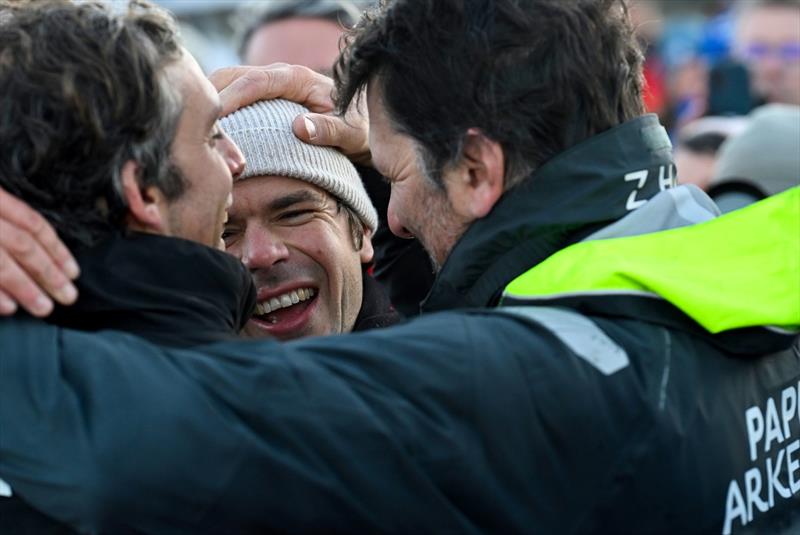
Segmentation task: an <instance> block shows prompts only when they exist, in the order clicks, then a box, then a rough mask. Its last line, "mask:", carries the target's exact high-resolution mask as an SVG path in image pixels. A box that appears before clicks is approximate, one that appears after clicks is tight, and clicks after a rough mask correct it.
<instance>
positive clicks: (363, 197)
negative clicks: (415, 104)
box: [220, 99, 378, 231]
mask: <svg viewBox="0 0 800 535" xmlns="http://www.w3.org/2000/svg"><path fill="white" fill-rule="evenodd" d="M304 113H308V110H307V109H306V108H304V107H303V106H300V105H299V104H295V103H294V102H289V101H288V100H282V99H277V100H262V101H261V102H256V103H255V104H251V105H250V106H247V107H244V108H242V109H240V110H238V111H236V112H233V113H232V114H230V115H228V116H227V117H223V118H222V119H220V125H221V126H222V128H223V130H225V132H226V133H227V134H228V135H229V136H230V137H231V138H232V139H233V141H234V142H235V143H236V144H237V145H238V146H239V149H241V151H242V154H244V158H245V161H246V162H247V163H246V165H245V171H244V173H243V174H242V175H240V176H239V177H238V180H242V179H245V178H248V177H251V176H264V175H271V176H285V177H291V178H296V179H299V180H304V181H305V182H308V183H310V184H314V185H315V186H317V187H319V188H322V189H324V190H325V191H327V192H328V193H330V194H331V195H333V196H334V197H336V198H337V199H339V200H341V201H342V202H343V203H345V204H346V205H347V206H349V207H350V208H351V209H352V210H353V211H354V212H355V213H356V214H358V216H359V217H360V218H361V221H362V222H363V223H364V225H365V226H366V227H367V228H369V229H370V230H372V231H375V229H376V228H377V227H378V213H377V212H376V211H375V207H374V206H372V202H371V201H370V199H369V196H368V195H367V192H366V190H365V189H364V184H363V183H362V182H361V177H359V176H358V172H356V168H355V167H353V164H352V163H350V160H348V159H347V157H346V156H344V155H343V154H342V153H340V152H339V151H337V150H336V149H332V148H330V147H318V146H315V145H309V144H307V143H303V142H302V141H300V140H299V139H297V137H295V135H294V133H293V132H292V121H293V120H294V118H295V117H297V116H298V115H301V114H304Z"/></svg>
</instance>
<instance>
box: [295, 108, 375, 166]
mask: <svg viewBox="0 0 800 535" xmlns="http://www.w3.org/2000/svg"><path fill="white" fill-rule="evenodd" d="M292 130H293V131H294V134H295V135H296V136H297V137H298V138H299V139H300V140H302V141H304V142H306V143H310V144H311V145H319V146H323V147H335V148H337V149H339V150H340V151H341V152H342V153H343V154H344V155H345V156H347V157H348V158H350V160H352V161H353V162H354V163H357V164H360V165H370V163H371V157H370V151H369V141H368V138H369V130H368V126H367V123H366V122H365V121H362V122H354V123H348V122H345V120H344V119H342V118H341V117H338V116H334V115H323V114H319V113H306V114H303V115H299V116H297V117H295V119H294V121H293V122H292Z"/></svg>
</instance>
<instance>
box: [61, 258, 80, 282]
mask: <svg viewBox="0 0 800 535" xmlns="http://www.w3.org/2000/svg"><path fill="white" fill-rule="evenodd" d="M64 271H66V272H67V277H69V278H70V279H74V278H76V277H77V276H78V275H80V274H81V268H79V267H78V263H77V262H75V261H74V260H69V261H67V263H66V264H64Z"/></svg>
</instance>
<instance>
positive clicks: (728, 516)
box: [722, 479, 747, 535]
mask: <svg viewBox="0 0 800 535" xmlns="http://www.w3.org/2000/svg"><path fill="white" fill-rule="evenodd" d="M736 517H739V518H740V519H741V523H742V526H745V525H747V512H746V511H745V507H744V498H742V491H741V490H740V489H739V484H738V483H737V482H736V480H735V479H734V480H732V481H731V484H730V485H728V498H727V499H726V500H725V522H724V524H723V526H722V535H730V533H731V527H732V526H731V524H733V520H734V519H735V518H736Z"/></svg>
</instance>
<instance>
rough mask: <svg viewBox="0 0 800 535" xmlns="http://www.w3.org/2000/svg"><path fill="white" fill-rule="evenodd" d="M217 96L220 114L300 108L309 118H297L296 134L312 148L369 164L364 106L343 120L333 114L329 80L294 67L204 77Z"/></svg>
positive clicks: (230, 70) (227, 70)
mask: <svg viewBox="0 0 800 535" xmlns="http://www.w3.org/2000/svg"><path fill="white" fill-rule="evenodd" d="M209 79H210V80H211V83H212V84H214V87H216V88H217V91H219V96H220V99H221V100H222V106H223V114H225V115H227V114H229V113H232V112H234V111H236V110H238V109H239V108H242V107H244V106H247V105H249V104H252V103H254V102H257V101H259V100H267V99H273V98H284V99H287V100H291V101H293V102H297V103H298V104H302V105H303V106H305V107H306V108H308V109H309V110H310V111H311V112H312V113H308V114H305V115H303V116H298V117H297V118H296V119H295V121H294V123H293V125H292V128H293V130H294V133H295V135H296V136H297V137H298V138H299V139H301V140H303V141H305V142H306V143H311V144H312V145H323V146H329V147H335V148H337V149H339V150H340V151H341V152H342V153H343V154H345V155H346V156H347V157H348V158H350V160H352V161H353V162H354V163H357V164H361V165H369V164H370V163H371V157H370V151H369V139H368V138H369V120H368V117H367V108H366V105H365V104H363V102H359V103H358V105H356V106H353V107H352V108H351V109H350V110H348V111H347V113H346V114H345V117H344V118H342V117H339V116H337V115H334V114H333V108H334V107H333V100H332V99H331V92H332V91H333V80H331V79H330V78H328V77H327V76H324V75H322V74H319V73H317V72H314V71H312V70H311V69H309V68H307V67H302V66H299V65H287V64H285V63H274V64H272V65H267V66H263V67H253V66H240V67H228V68H225V69H220V70H218V71H216V72H214V73H212V74H211V76H210V77H209Z"/></svg>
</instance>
